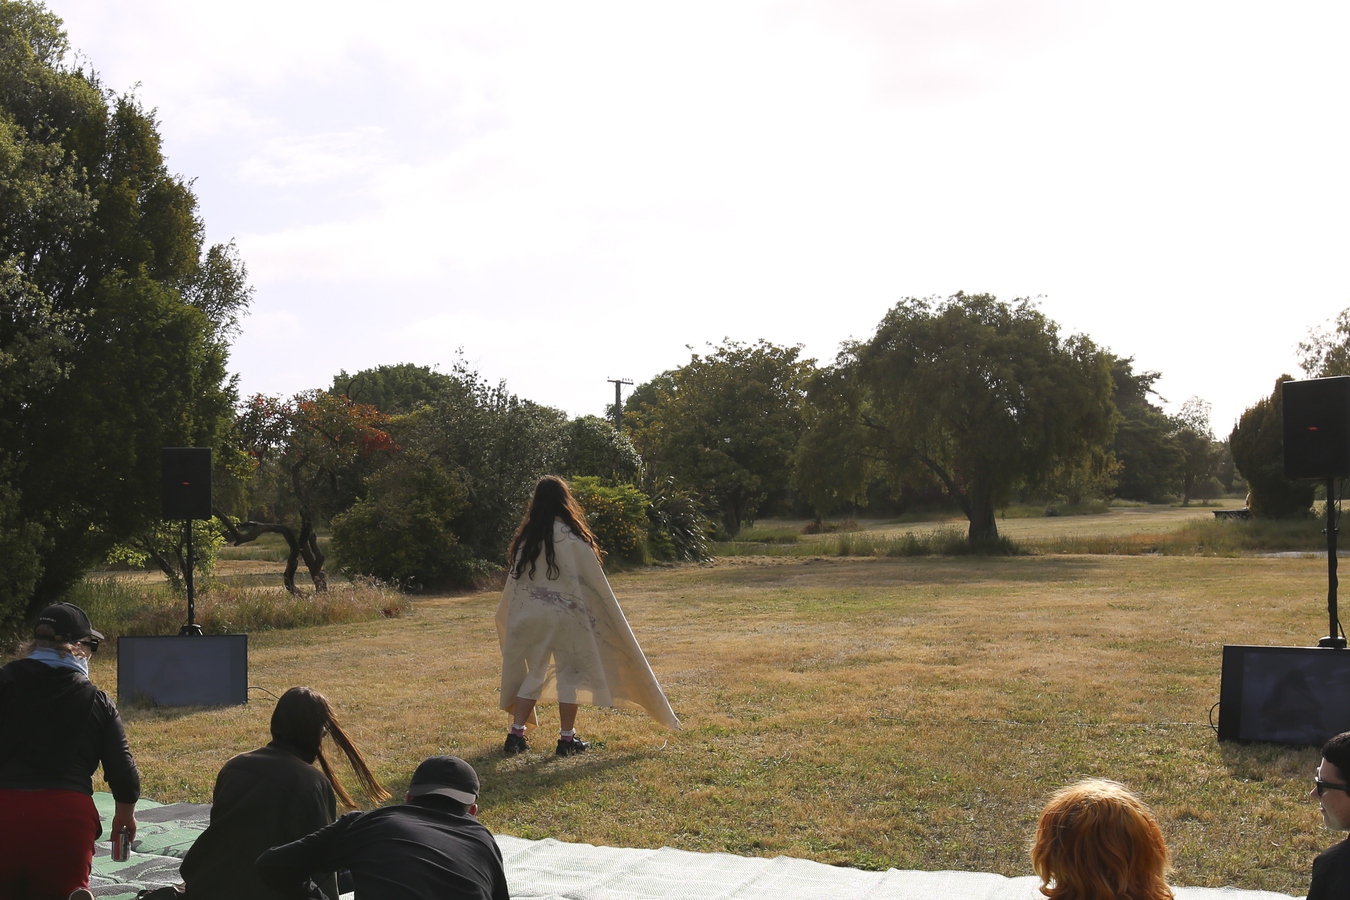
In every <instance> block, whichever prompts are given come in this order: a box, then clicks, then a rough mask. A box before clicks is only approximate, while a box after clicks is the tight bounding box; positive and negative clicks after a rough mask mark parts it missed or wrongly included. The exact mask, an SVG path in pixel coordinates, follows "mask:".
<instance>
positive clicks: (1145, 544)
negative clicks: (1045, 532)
mask: <svg viewBox="0 0 1350 900" xmlns="http://www.w3.org/2000/svg"><path fill="white" fill-rule="evenodd" d="M1026 543H1027V548H1028V549H1029V550H1032V551H1033V552H1037V553H1095V554H1103V555H1111V556H1140V555H1144V554H1161V555H1163V556H1229V557H1232V556H1245V555H1250V554H1254V553H1287V552H1306V553H1314V552H1316V551H1318V550H1325V549H1326V546H1327V542H1326V537H1325V536H1324V535H1323V534H1322V525H1321V523H1320V522H1318V521H1316V520H1313V519H1294V520H1289V519H1254V520H1250V521H1246V522H1240V521H1238V522H1233V521H1219V520H1217V519H1215V520H1209V521H1207V520H1204V519H1199V520H1196V521H1194V522H1187V523H1186V524H1184V525H1182V526H1181V527H1179V528H1177V529H1176V530H1174V531H1170V532H1164V533H1162V534H1127V535H1084V536H1077V535H1065V536H1062V537H1054V538H1041V539H1039V540H1029V541H1027V542H1026Z"/></svg>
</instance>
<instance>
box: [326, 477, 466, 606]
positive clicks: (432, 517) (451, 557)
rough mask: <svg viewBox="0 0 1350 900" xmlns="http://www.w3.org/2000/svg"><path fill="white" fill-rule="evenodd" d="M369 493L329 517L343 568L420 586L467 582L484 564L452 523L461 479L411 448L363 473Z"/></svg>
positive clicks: (459, 504) (460, 504) (461, 496)
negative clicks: (372, 470) (382, 466)
mask: <svg viewBox="0 0 1350 900" xmlns="http://www.w3.org/2000/svg"><path fill="white" fill-rule="evenodd" d="M365 487H366V491H367V493H366V496H365V497H363V498H362V499H360V500H358V501H357V502H356V503H355V504H354V505H353V506H352V507H351V508H350V509H348V510H347V511H346V512H344V513H342V514H341V515H338V516H335V517H334V519H333V553H334V554H335V555H336V556H337V558H338V568H339V570H340V571H341V572H343V574H346V575H348V576H351V575H356V574H360V575H369V576H373V577H375V578H379V579H382V580H384V581H392V582H396V583H399V584H404V585H410V586H418V587H440V586H444V585H466V584H469V583H470V582H472V580H473V579H474V577H475V576H476V575H479V574H482V570H483V568H484V567H485V565H486V564H485V563H482V562H480V561H479V560H477V559H476V558H475V557H474V554H473V553H472V552H471V551H470V550H469V549H468V548H467V547H465V546H463V545H462V544H461V543H460V541H459V537H458V535H456V533H455V532H454V531H453V530H452V528H453V525H454V520H455V517H456V516H457V515H459V513H460V512H461V511H463V510H464V509H465V508H466V507H467V506H468V496H467V495H468V492H467V491H466V490H465V488H464V485H463V484H461V483H460V481H459V480H458V479H457V478H456V477H455V476H454V475H452V474H451V473H450V472H448V471H446V469H445V468H443V467H442V466H440V465H438V464H437V462H436V461H435V460H434V459H431V458H430V457H427V456H425V455H424V454H420V453H418V452H416V451H413V452H409V453H404V454H401V455H399V456H398V457H395V459H394V460H392V461H391V462H390V463H389V465H387V466H386V467H385V468H383V469H381V470H379V471H378V472H375V473H374V474H373V475H371V476H369V477H368V478H367V479H366V483H365Z"/></svg>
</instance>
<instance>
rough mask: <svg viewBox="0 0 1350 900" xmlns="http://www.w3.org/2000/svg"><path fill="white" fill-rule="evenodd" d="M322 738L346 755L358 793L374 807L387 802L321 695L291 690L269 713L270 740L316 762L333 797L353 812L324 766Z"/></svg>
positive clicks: (349, 800)
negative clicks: (326, 736) (270, 724)
mask: <svg viewBox="0 0 1350 900" xmlns="http://www.w3.org/2000/svg"><path fill="white" fill-rule="evenodd" d="M325 734H327V735H328V736H329V737H331V738H332V739H333V743H335V744H337V745H338V748H339V749H340V750H342V752H343V754H345V755H346V757H347V762H349V763H351V766H352V770H353V771H354V772H356V778H357V780H358V781H360V782H361V792H362V793H363V794H365V795H366V797H367V798H368V799H369V800H370V802H371V803H376V804H378V803H381V802H383V801H385V800H388V799H389V792H388V791H386V790H385V789H384V787H383V786H381V784H380V782H379V780H378V779H377V778H376V777H375V773H373V772H371V771H370V766H368V765H367V764H366V758H365V757H364V756H362V755H361V751H360V750H359V749H357V747H356V745H355V744H353V743H352V739H351V738H349V737H347V732H345V731H343V730H342V726H341V725H339V724H338V720H337V717H336V716H334V715H333V707H332V706H331V705H330V704H329V702H328V699H327V698H326V697H324V695H323V694H320V693H319V692H318V691H316V690H314V689H313V688H307V687H293V688H291V689H290V690H289V691H287V692H286V693H284V694H282V695H281V699H280V700H278V701H277V706H276V709H274V710H272V738H273V739H274V740H278V741H285V742H286V743H287V744H290V745H291V746H292V747H294V748H295V749H296V750H298V751H300V753H301V754H303V755H304V757H305V761H306V762H311V763H312V762H313V761H314V760H315V759H317V760H318V761H319V768H321V769H323V774H324V776H325V777H326V778H327V779H328V783H329V784H331V785H332V786H333V793H335V794H337V796H338V799H339V800H341V801H342V804H343V805H344V806H346V807H347V808H348V809H355V808H356V803H355V801H353V800H352V798H351V795H350V794H348V793H347V789H346V788H344V787H343V786H342V782H341V781H338V777H337V774H336V773H335V772H334V771H333V768H332V766H330V765H329V764H328V757H327V756H325V755H324V752H323V736H324V735H325Z"/></svg>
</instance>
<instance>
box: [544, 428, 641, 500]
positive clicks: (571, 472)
mask: <svg viewBox="0 0 1350 900" xmlns="http://www.w3.org/2000/svg"><path fill="white" fill-rule="evenodd" d="M558 470H559V472H561V473H562V474H563V475H564V476H566V477H568V478H573V477H577V476H588V475H593V476H596V477H597V478H605V479H608V480H609V481H612V482H617V483H627V484H633V483H635V482H636V481H637V480H638V478H639V477H640V476H641V474H642V457H641V456H639V455H638V452H637V450H636V449H634V447H633V442H632V441H631V440H629V439H628V436H627V435H626V434H624V433H623V432H621V431H619V430H618V429H616V428H615V427H614V426H613V425H611V424H610V423H609V422H607V421H605V420H604V419H602V418H600V417H599V416H578V417H577V418H575V419H573V420H572V421H571V422H568V423H567V429H566V433H565V435H564V443H563V452H562V460H561V462H560V463H559V464H558Z"/></svg>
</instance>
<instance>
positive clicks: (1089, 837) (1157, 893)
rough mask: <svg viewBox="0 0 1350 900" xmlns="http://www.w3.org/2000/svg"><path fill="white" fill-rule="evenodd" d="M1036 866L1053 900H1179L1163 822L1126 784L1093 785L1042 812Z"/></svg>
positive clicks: (1077, 788)
mask: <svg viewBox="0 0 1350 900" xmlns="http://www.w3.org/2000/svg"><path fill="white" fill-rule="evenodd" d="M1031 865H1032V868H1034V869H1035V870H1036V874H1037V875H1039V876H1040V878H1041V893H1042V894H1044V895H1045V896H1046V897H1049V898H1050V900H1172V898H1173V896H1174V895H1173V894H1172V889H1171V888H1169V887H1168V886H1167V866H1168V852H1167V844H1166V842H1164V841H1163V836H1162V831H1161V829H1159V828H1158V821H1157V819H1155V818H1154V817H1153V813H1152V812H1151V811H1150V810H1149V808H1148V807H1147V806H1145V805H1144V802H1143V801H1142V800H1140V799H1139V798H1138V797H1136V796H1135V795H1134V794H1132V793H1131V792H1130V791H1129V790H1128V789H1126V787H1125V786H1124V785H1123V784H1120V783H1118V782H1115V781H1107V780H1105V779H1091V780H1088V781H1080V782H1078V783H1077V784H1071V785H1069V786H1068V787H1066V788H1061V789H1060V790H1059V791H1056V792H1055V794H1054V796H1052V797H1051V798H1050V802H1048V803H1047V804H1046V805H1045V809H1043V810H1042V811H1041V819H1040V822H1039V823H1038V824H1037V826H1036V840H1035V842H1034V843H1033V844H1032V846H1031Z"/></svg>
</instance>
